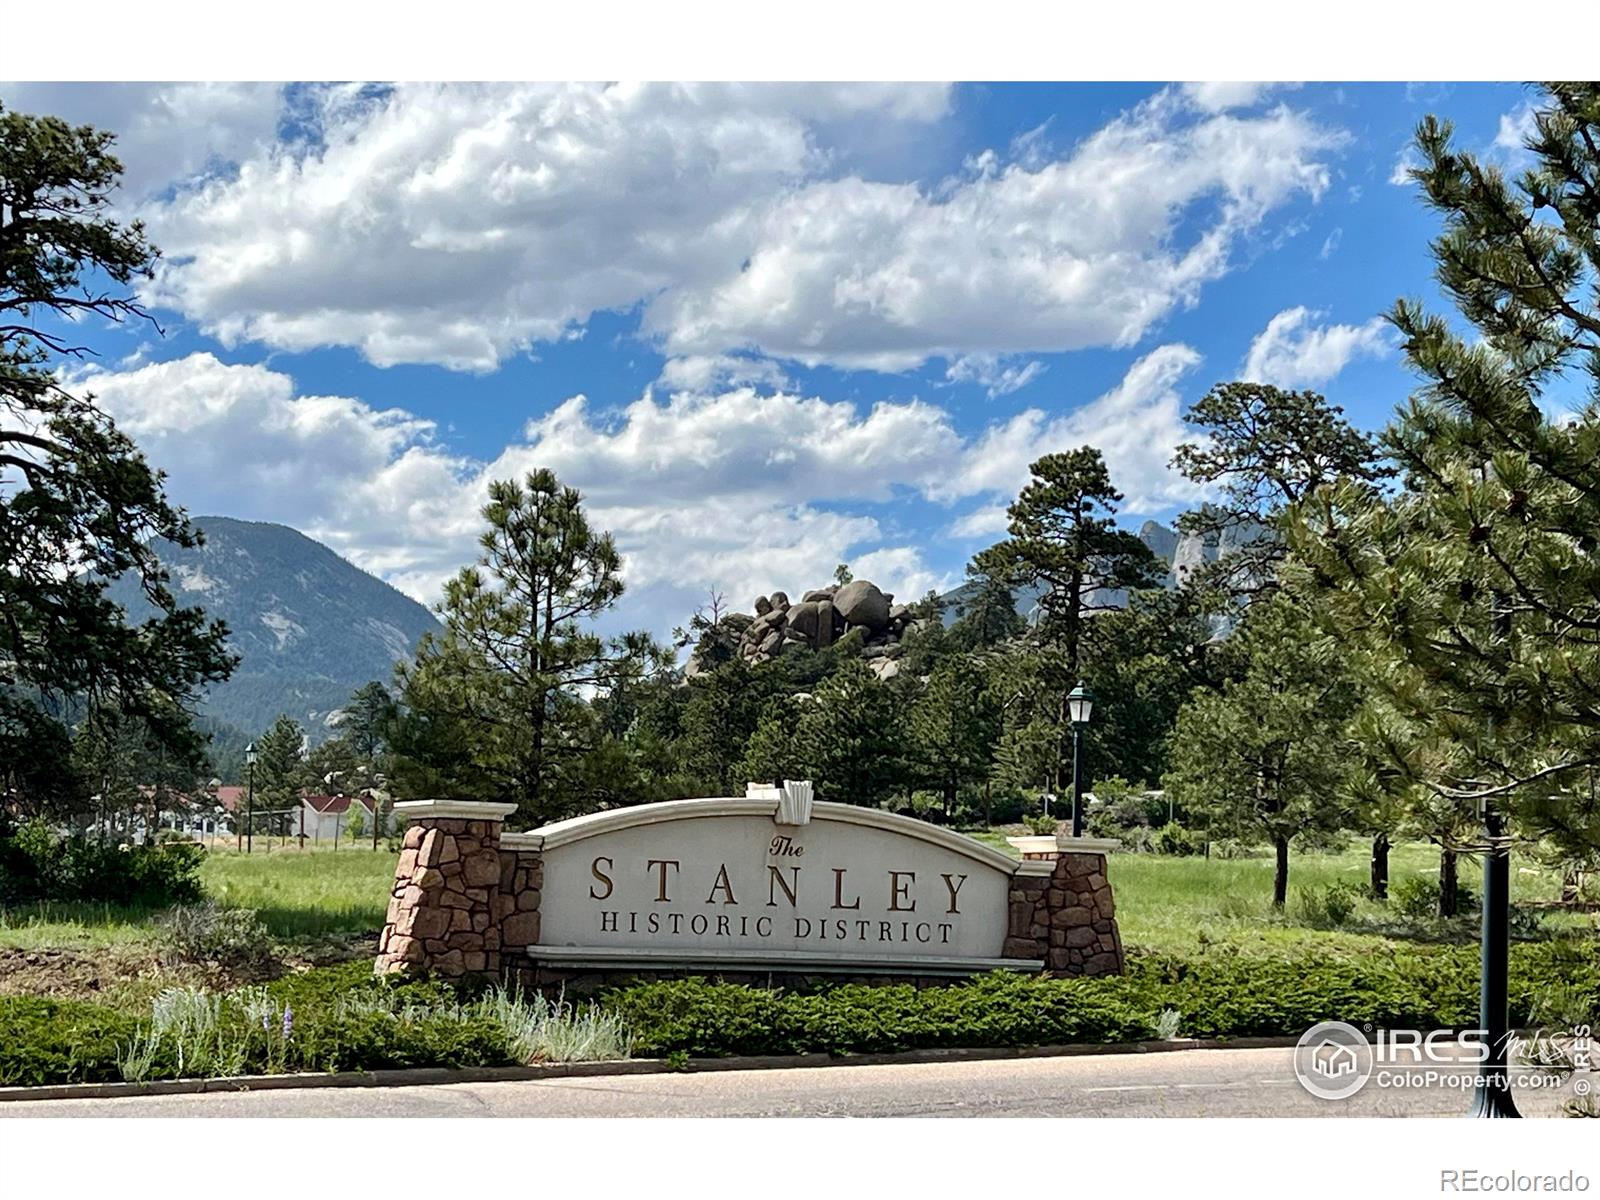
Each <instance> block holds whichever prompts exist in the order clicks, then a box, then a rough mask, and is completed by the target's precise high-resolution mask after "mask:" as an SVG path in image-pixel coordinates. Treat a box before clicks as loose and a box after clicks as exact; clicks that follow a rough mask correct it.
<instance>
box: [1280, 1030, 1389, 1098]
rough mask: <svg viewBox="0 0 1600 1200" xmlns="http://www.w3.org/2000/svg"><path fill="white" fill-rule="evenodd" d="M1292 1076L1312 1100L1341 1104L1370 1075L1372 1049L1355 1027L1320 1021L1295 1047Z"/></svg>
mask: <svg viewBox="0 0 1600 1200" xmlns="http://www.w3.org/2000/svg"><path fill="white" fill-rule="evenodd" d="M1294 1074H1295V1078H1296V1079H1298V1080H1299V1081H1300V1086H1301V1087H1303V1088H1305V1089H1306V1091H1308V1092H1310V1093H1311V1094H1312V1095H1313V1096H1316V1097H1318V1098H1320V1099H1323V1100H1343V1099H1345V1098H1346V1097H1349V1096H1353V1095H1355V1094H1356V1093H1357V1092H1359V1091H1360V1090H1361V1088H1362V1086H1363V1085H1365V1083H1366V1082H1367V1079H1368V1078H1369V1077H1370V1076H1371V1075H1372V1047H1371V1046H1370V1045H1369V1044H1368V1042H1367V1039H1366V1035H1365V1034H1363V1033H1362V1032H1361V1031H1360V1030H1359V1029H1357V1028H1356V1027H1355V1026H1354V1025H1347V1024H1345V1022H1343V1021H1323V1022H1322V1023H1321V1024H1318V1025H1313V1026H1312V1027H1311V1028H1310V1029H1308V1030H1306V1031H1305V1033H1304V1034H1302V1035H1301V1037H1300V1041H1299V1042H1298V1043H1297V1044H1296V1046H1295V1048H1294Z"/></svg>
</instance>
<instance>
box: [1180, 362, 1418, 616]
mask: <svg viewBox="0 0 1600 1200" xmlns="http://www.w3.org/2000/svg"><path fill="white" fill-rule="evenodd" d="M1184 420H1185V421H1186V422H1188V423H1189V424H1190V425H1192V426H1193V427H1194V428H1195V429H1196V431H1197V432H1199V433H1201V434H1202V435H1203V437H1202V440H1200V441H1198V442H1188V443H1185V444H1184V445H1181V446H1179V447H1178V451H1177V453H1176V454H1175V455H1174V456H1173V459H1172V465H1173V466H1174V467H1175V468H1177V470H1178V471H1180V472H1181V473H1182V474H1183V475H1185V476H1186V477H1187V478H1189V479H1190V480H1192V481H1194V482H1195V483H1197V484H1200V485H1201V486H1202V487H1206V488H1208V489H1213V490H1214V491H1216V492H1217V493H1218V496H1217V500H1216V501H1215V502H1213V503H1208V504H1205V505H1203V506H1202V507H1201V508H1199V509H1197V510H1195V511H1193V512H1187V513H1184V514H1183V515H1182V516H1181V517H1180V518H1179V519H1178V529H1179V531H1180V532H1183V533H1187V534H1192V535H1195V536H1198V537H1200V538H1201V539H1202V540H1203V541H1204V542H1205V543H1206V544H1208V545H1210V546H1213V547H1216V548H1217V549H1218V550H1219V551H1225V553H1222V554H1221V555H1220V556H1219V557H1218V559H1217V560H1216V561H1215V562H1213V563H1211V564H1210V565H1209V567H1208V568H1207V569H1206V570H1205V571H1204V572H1203V573H1202V576H1201V578H1200V579H1197V580H1195V581H1193V582H1196V583H1200V584H1204V585H1208V586H1212V587H1216V588H1218V589H1220V590H1221V591H1223V592H1224V593H1225V594H1227V595H1229V596H1231V597H1233V598H1235V599H1246V600H1247V599H1249V598H1250V597H1252V596H1254V595H1256V594H1258V593H1260V592H1263V591H1267V590H1270V589H1272V588H1274V587H1276V586H1277V583H1278V568H1279V566H1280V565H1281V564H1282V562H1283V559H1284V556H1285V554H1286V552H1287V551H1286V544H1285V541H1284V522H1285V519H1286V517H1287V514H1288V513H1289V511H1290V510H1291V509H1292V508H1293V506H1294V505H1296V504H1298V503H1300V501H1302V500H1303V499H1305V498H1306V497H1307V496H1309V495H1311V493H1312V492H1314V491H1316V489H1317V488H1319V487H1322V486H1324V485H1331V484H1334V483H1337V482H1339V481H1340V480H1345V481H1350V482H1351V483H1354V484H1359V485H1364V486H1367V487H1371V486H1373V485H1376V484H1377V483H1378V482H1379V481H1381V480H1383V479H1385V478H1387V477H1388V476H1389V474H1391V472H1390V470H1389V468H1388V467H1387V466H1386V465H1384V464H1383V462H1382V461H1381V459H1380V455H1379V450H1378V446H1377V444H1376V442H1375V441H1374V439H1373V438H1372V437H1371V436H1370V435H1368V434H1366V433H1363V432H1362V431H1361V430H1359V429H1356V428H1355V427H1354V426H1352V425H1351V424H1350V423H1349V422H1348V421H1346V420H1345V418H1344V410H1343V409H1341V408H1339V407H1338V406H1337V405H1334V404H1329V403H1328V401H1327V400H1326V399H1325V398H1324V397H1322V396H1321V395H1319V394H1318V393H1316V392H1309V391H1302V392H1293V391H1285V390H1284V389H1282V388H1277V387H1273V386H1271V385H1270V384H1265V383H1256V382H1239V383H1220V384H1218V385H1217V386H1216V387H1214V388H1212V389H1211V390H1210V391H1209V392H1207V393H1206V394H1205V395H1204V396H1202V397H1201V398H1200V399H1199V400H1198V401H1196V402H1195V404H1194V406H1193V407H1192V408H1191V409H1190V410H1189V411H1188V412H1187V413H1185V414H1184Z"/></svg>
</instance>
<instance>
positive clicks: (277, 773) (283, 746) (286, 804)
mask: <svg viewBox="0 0 1600 1200" xmlns="http://www.w3.org/2000/svg"><path fill="white" fill-rule="evenodd" d="M305 744H306V733H305V730H304V729H302V728H301V727H300V722H298V721H296V720H295V719H294V718H293V717H291V716H289V715H288V714H284V715H282V716H280V717H279V718H278V719H277V720H276V721H274V722H273V723H272V726H271V728H269V729H268V730H267V731H266V732H265V733H263V734H262V735H261V736H260V737H259V738H257V739H256V784H255V788H256V798H255V807H256V825H255V830H254V832H256V833H260V832H261V831H262V830H268V831H274V832H280V833H282V832H288V831H289V829H290V828H291V825H293V824H294V822H293V819H292V818H293V814H292V811H291V810H293V809H294V808H295V806H296V805H298V804H299V803H300V792H301V789H302V788H311V789H313V790H316V791H319V792H320V791H322V790H323V788H324V787H326V786H328V785H327V784H326V783H324V781H323V780H321V779H311V778H310V777H309V773H308V772H307V770H306V763H305V758H304V755H303V751H304V748H305ZM263 812H266V813H271V814H273V815H271V816H263V815H262V814H263Z"/></svg>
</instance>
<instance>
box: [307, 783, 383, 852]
mask: <svg viewBox="0 0 1600 1200" xmlns="http://www.w3.org/2000/svg"><path fill="white" fill-rule="evenodd" d="M374 810H375V805H374V803H373V800H372V797H371V796H369V795H367V794H365V793H363V794H361V795H359V796H343V795H340V796H313V795H305V794H302V795H301V797H300V811H299V812H298V813H296V814H295V819H294V822H293V823H292V824H291V826H290V829H289V836H290V837H292V838H299V837H302V836H303V837H304V838H305V840H306V842H307V843H317V844H320V843H322V842H330V843H331V842H335V841H343V840H344V839H345V838H347V837H349V836H350V832H349V830H350V818H351V815H352V814H353V813H356V812H359V813H360V814H361V822H360V825H361V831H362V836H364V837H369V838H370V837H371V836H372V818H373V812H374Z"/></svg>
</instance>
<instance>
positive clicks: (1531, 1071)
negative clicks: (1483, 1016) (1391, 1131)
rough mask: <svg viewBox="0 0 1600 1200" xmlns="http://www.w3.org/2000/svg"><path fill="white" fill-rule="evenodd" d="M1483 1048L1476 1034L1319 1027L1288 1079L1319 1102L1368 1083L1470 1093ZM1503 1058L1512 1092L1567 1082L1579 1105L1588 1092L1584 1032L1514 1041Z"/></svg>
mask: <svg viewBox="0 0 1600 1200" xmlns="http://www.w3.org/2000/svg"><path fill="white" fill-rule="evenodd" d="M1489 1050H1490V1046H1489V1041H1488V1039H1487V1037H1486V1036H1485V1035H1484V1034H1483V1032H1482V1031H1481V1030H1476V1029H1467V1030H1451V1029H1435V1030H1431V1031H1429V1032H1427V1033H1422V1032H1420V1031H1418V1030H1414V1029H1381V1028H1380V1029H1374V1028H1373V1027H1372V1026H1370V1025H1369V1026H1366V1027H1364V1028H1361V1029H1358V1028H1356V1027H1355V1026H1354V1025H1350V1024H1347V1023H1346V1022H1344V1021H1323V1022H1321V1023H1319V1024H1316V1025H1313V1026H1312V1027H1311V1028H1310V1029H1308V1030H1306V1031H1305V1033H1303V1034H1302V1035H1301V1036H1300V1041H1299V1042H1298V1043H1297V1044H1296V1045H1295V1048H1294V1074H1295V1078H1296V1079H1298V1080H1299V1081H1300V1086H1301V1087H1303V1088H1305V1089H1306V1091H1308V1092H1310V1093H1311V1094H1312V1095H1313V1096H1316V1097H1318V1098H1320V1099H1323V1100H1346V1099H1348V1098H1349V1097H1351V1096H1354V1095H1355V1094H1356V1093H1357V1092H1359V1091H1361V1090H1362V1089H1363V1088H1365V1087H1367V1086H1368V1085H1369V1084H1370V1085H1371V1086H1374V1087H1382V1088H1457V1089H1461V1090H1471V1089H1472V1088H1473V1087H1475V1086H1476V1085H1477V1082H1478V1070H1477V1068H1478V1065H1479V1064H1480V1063H1483V1062H1485V1061H1487V1060H1488V1058H1489ZM1507 1060H1508V1061H1509V1062H1511V1063H1513V1064H1521V1065H1520V1066H1516V1067H1513V1068H1510V1069H1508V1070H1507V1072H1506V1076H1507V1079H1508V1081H1509V1083H1510V1085H1511V1087H1512V1088H1530V1089H1531V1088H1545V1089H1558V1090H1559V1089H1560V1088H1562V1087H1564V1086H1566V1085H1567V1084H1568V1082H1569V1081H1570V1083H1571V1092H1572V1095H1573V1096H1575V1097H1577V1098H1578V1099H1580V1100H1582V1099H1585V1098H1586V1097H1588V1096H1589V1094H1590V1092H1591V1091H1592V1090H1593V1082H1592V1078H1591V1074H1592V1071H1593V1059H1592V1054H1591V1046H1590V1030H1589V1027H1588V1026H1579V1027H1577V1028H1576V1029H1574V1030H1573V1031H1572V1033H1570V1034H1562V1035H1559V1036H1554V1037H1552V1036H1551V1035H1549V1034H1545V1033H1538V1034H1534V1035H1532V1036H1530V1037H1513V1038H1512V1039H1511V1041H1510V1043H1509V1044H1508V1046H1507Z"/></svg>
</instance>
